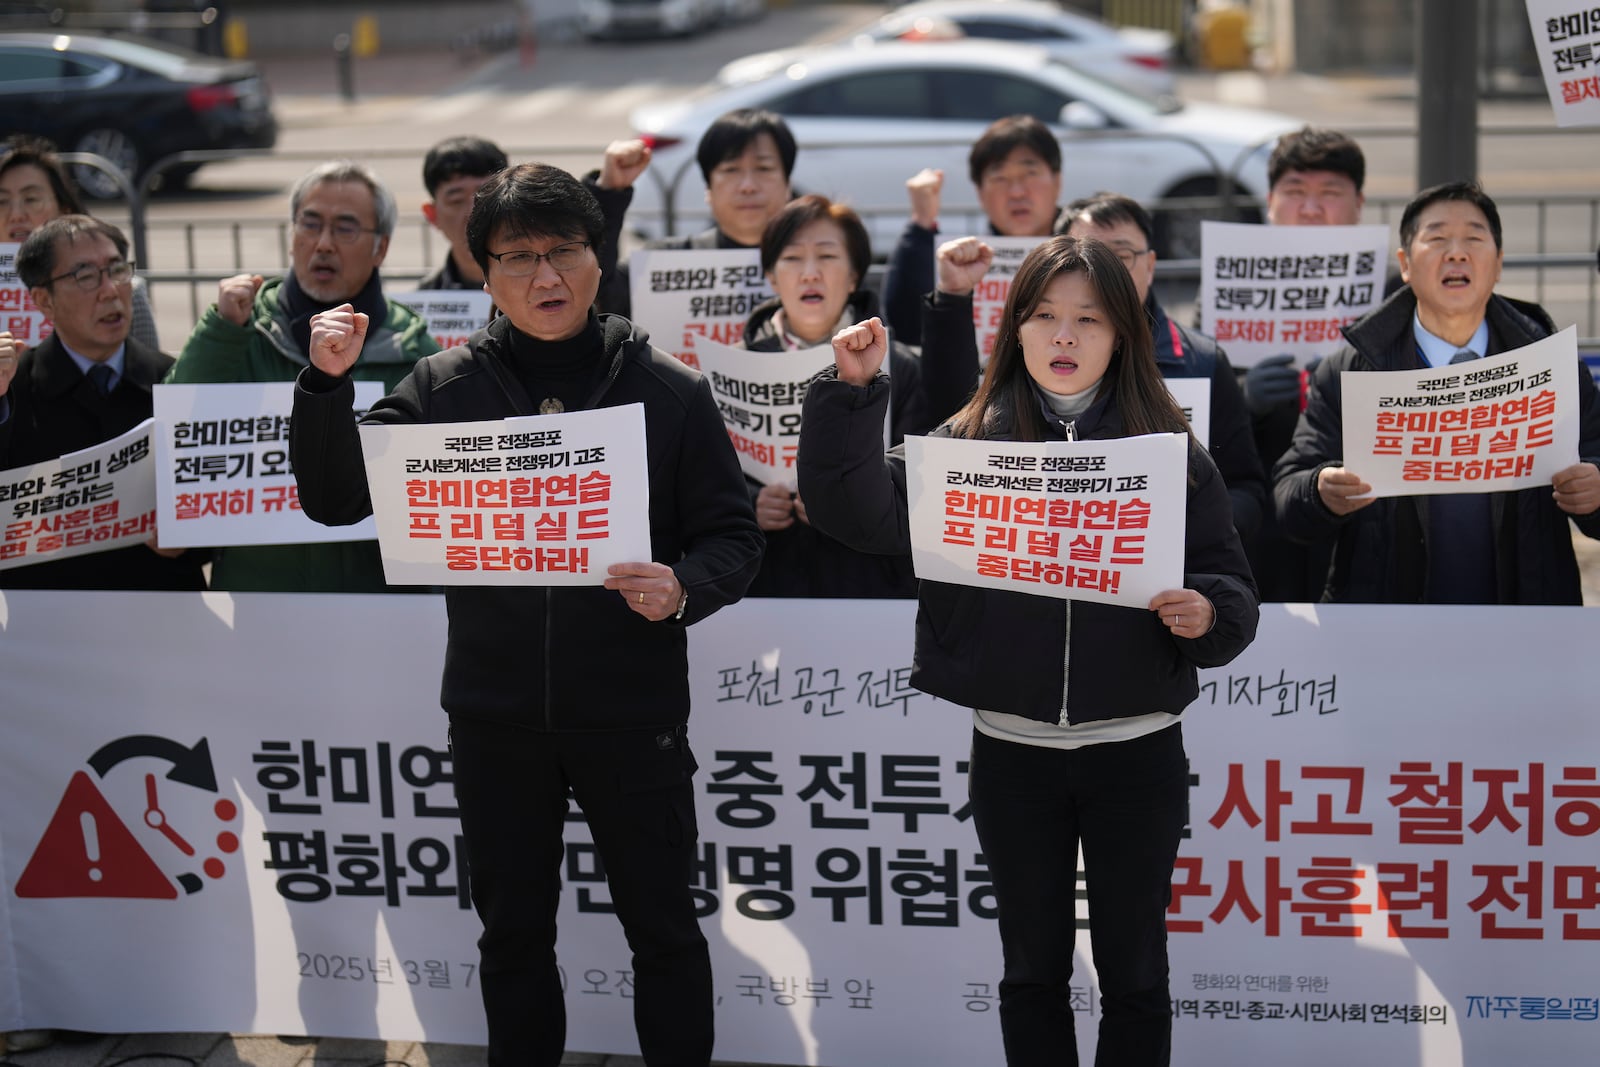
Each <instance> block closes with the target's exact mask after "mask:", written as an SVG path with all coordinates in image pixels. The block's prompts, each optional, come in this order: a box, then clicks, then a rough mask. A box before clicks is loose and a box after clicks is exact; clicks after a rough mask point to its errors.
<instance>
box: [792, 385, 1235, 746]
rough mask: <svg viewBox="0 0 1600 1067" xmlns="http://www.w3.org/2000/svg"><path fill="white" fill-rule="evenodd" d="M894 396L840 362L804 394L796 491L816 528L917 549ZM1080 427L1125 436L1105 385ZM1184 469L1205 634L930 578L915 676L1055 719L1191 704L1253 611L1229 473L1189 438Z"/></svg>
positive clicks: (1136, 613)
mask: <svg viewBox="0 0 1600 1067" xmlns="http://www.w3.org/2000/svg"><path fill="white" fill-rule="evenodd" d="M887 402H888V382H887V380H886V379H885V378H884V377H883V376H882V375H879V376H878V377H877V379H876V380H875V381H874V382H872V384H870V385H868V386H866V387H865V388H860V387H856V386H852V385H850V384H848V383H846V382H842V381H840V380H839V378H838V375H837V370H836V368H834V369H830V370H828V371H825V372H824V373H823V374H822V375H821V376H820V377H819V378H817V379H816V380H815V381H813V382H812V383H811V386H810V388H809V389H807V391H806V400H805V414H804V416H803V420H802V430H801V433H800V455H799V459H798V466H799V479H800V495H801V496H802V497H804V498H805V501H806V510H807V513H808V514H809V515H810V516H811V521H812V523H813V524H814V525H816V526H819V527H820V528H822V529H823V530H825V531H826V532H827V533H828V534H829V535H831V536H833V537H836V538H838V539H839V540H840V541H843V542H844V543H845V544H847V545H850V546H852V547H853V548H856V549H858V550H860V551H864V552H908V551H910V549H911V532H910V521H909V516H908V511H907V504H906V467H905V454H904V450H903V449H893V450H891V451H890V452H889V453H888V454H887V455H884V454H883V452H882V450H881V445H880V442H881V441H882V440H883V436H882V435H883V415H884V405H885V404H886V403H887ZM1073 427H1074V430H1075V434H1076V436H1077V437H1078V438H1079V439H1080V440H1084V439H1090V440H1101V439H1106V438H1113V437H1121V436H1124V435H1123V431H1122V419H1121V416H1120V414H1119V413H1118V412H1117V409H1116V404H1115V397H1114V396H1113V395H1111V394H1110V392H1109V390H1107V391H1106V395H1103V396H1101V397H1100V398H1099V399H1097V400H1096V401H1095V402H1094V403H1093V404H1092V405H1091V406H1090V408H1089V410H1088V411H1086V412H1085V413H1084V414H1083V415H1082V416H1081V417H1080V418H1078V419H1077V420H1076V422H1075V423H1074V424H1073ZM1057 430H1058V431H1059V430H1060V428H1059V427H1057ZM934 436H949V427H948V426H941V427H940V428H939V429H937V430H935V431H934ZM1063 436H1064V434H1063ZM994 437H995V438H996V439H1002V440H1003V439H1008V438H1009V434H1007V433H1005V432H1003V431H1002V432H998V433H996V434H995V435H994ZM1189 469H1190V484H1189V489H1188V508H1187V523H1186V527H1185V531H1184V560H1183V570H1184V575H1183V584H1184V585H1185V586H1186V587H1187V588H1190V589H1194V590H1197V591H1198V592H1200V593H1201V594H1202V595H1204V596H1205V597H1207V598H1208V599H1209V600H1210V601H1211V603H1212V605H1213V607H1214V608H1215V609H1216V625H1215V626H1213V627H1212V628H1211V631H1210V632H1209V633H1207V634H1205V635H1204V636H1203V637H1197V638H1193V639H1190V638H1182V637H1175V636H1173V634H1172V632H1171V631H1170V630H1168V629H1167V628H1166V626H1165V625H1164V624H1163V623H1162V622H1161V620H1160V619H1159V618H1157V617H1156V614H1155V613H1154V612H1152V611H1148V610H1145V609H1143V608H1129V607H1120V606H1117V605H1111V604H1096V603H1090V602H1088V601H1070V600H1059V599H1057V598H1055V597H1046V596H1034V595H1031V594H1028V593H1013V592H1009V591H1005V590H999V589H981V588H978V587H975V586H966V585H953V584H948V583H944V582H929V581H923V582H919V583H918V591H917V600H918V603H917V622H916V650H915V655H914V657H913V662H912V667H911V684H912V685H914V686H916V687H917V688H918V689H920V690H922V691H923V692H925V693H931V694H932V695H934V696H936V697H941V698H943V699H945V700H949V701H951V702H953V703H955V704H959V705H961V706H962V707H968V708H983V709H984V710H987V711H999V712H1005V713H1007V714H1010V715H1023V716H1026V717H1027V718H1030V719H1037V720H1039V721H1041V722H1050V723H1054V722H1059V721H1060V719H1061V715H1062V712H1063V710H1065V711H1066V714H1067V719H1068V721H1069V722H1074V723H1078V722H1090V721H1094V720H1099V719H1117V718H1127V717H1129V716H1134V715H1146V714H1149V713H1151V712H1158V711H1161V712H1167V713H1168V714H1172V715H1176V714H1178V713H1179V712H1181V711H1182V710H1183V709H1184V708H1186V707H1188V706H1189V704H1190V703H1191V702H1193V700H1194V698H1195V697H1196V696H1197V695H1198V693H1199V685H1198V681H1197V679H1196V675H1195V669H1196V668H1197V667H1217V666H1221V665H1222V664H1225V663H1228V662H1229V661H1231V660H1232V659H1233V658H1234V657H1235V656H1237V655H1238V654H1239V653H1240V652H1241V651H1243V650H1244V648H1245V646H1247V645H1248V644H1249V643H1250V642H1251V641H1252V640H1253V639H1254V638H1255V632H1256V622H1257V618H1258V615H1259V610H1258V604H1257V600H1256V587H1255V581H1254V579H1253V578H1252V577H1251V575H1250V565H1249V563H1247V562H1246V560H1245V555H1244V549H1243V547H1241V545H1240V543H1239V535H1238V533H1237V532H1236V531H1235V530H1234V528H1233V516H1232V513H1231V511H1230V510H1229V507H1228V493H1227V490H1226V489H1225V488H1224V486H1223V484H1222V478H1221V476H1220V475H1218V474H1217V468H1216V466H1215V464H1213V463H1212V462H1211V457H1210V456H1208V455H1207V454H1206V452H1205V450H1204V449H1203V448H1200V447H1199V446H1197V445H1194V444H1191V446H1190V448H1189ZM1069 635H1070V643H1069Z"/></svg>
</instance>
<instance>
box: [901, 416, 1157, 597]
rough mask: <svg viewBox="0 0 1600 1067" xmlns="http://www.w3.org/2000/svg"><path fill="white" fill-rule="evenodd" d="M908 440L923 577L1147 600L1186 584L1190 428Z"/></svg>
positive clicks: (916, 558) (917, 564) (915, 545)
mask: <svg viewBox="0 0 1600 1067" xmlns="http://www.w3.org/2000/svg"><path fill="white" fill-rule="evenodd" d="M905 444H906V490H907V501H908V503H909V505H910V510H911V561H912V565H913V567H914V568H915V569H916V572H917V577H918V578H922V579H925V580H928V581H935V582H953V583H955V584H957V585H975V586H981V587H983V588H987V589H1008V590H1011V591H1013V592H1019V593H1033V594H1035V595H1037V596H1053V597H1059V598H1061V599H1064V600H1094V601H1098V602H1100V603H1104V604H1125V605H1128V606H1130V607H1140V608H1142V607H1144V606H1146V605H1147V604H1148V603H1149V602H1150V598H1151V597H1153V596H1154V595H1155V594H1157V593H1159V592H1162V591H1163V590H1167V589H1175V588H1177V587H1179V586H1181V585H1182V584H1183V535H1184V523H1185V513H1186V503H1187V477H1188V438H1187V437H1186V436H1184V435H1183V434H1150V435H1148V436H1144V437H1121V438H1115V439H1112V440H1106V441H1045V442H1021V441H967V440H955V439H952V438H947V437H908V438H906V442H905Z"/></svg>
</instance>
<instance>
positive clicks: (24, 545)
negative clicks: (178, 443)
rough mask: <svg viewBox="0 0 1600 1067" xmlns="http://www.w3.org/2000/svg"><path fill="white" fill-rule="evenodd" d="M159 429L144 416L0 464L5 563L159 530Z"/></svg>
mask: <svg viewBox="0 0 1600 1067" xmlns="http://www.w3.org/2000/svg"><path fill="white" fill-rule="evenodd" d="M154 431H155V420H154V419H145V420H144V421H143V422H141V423H140V424H139V425H137V426H135V427H134V428H133V429H131V430H129V431H128V432H127V433H124V434H121V435H119V436H117V437H113V438H112V439H111V440H109V441H102V442H101V443H100V444H97V445H93V446H91V447H89V448H84V449H80V450H79V451H77V452H68V453H67V454H66V455H64V456H57V457H56V458H55V459H47V460H45V461H44V462H42V463H34V464H32V465H30V466H27V467H16V468H13V469H11V470H7V471H0V570H7V569H9V568H11V567H26V566H28V565H29V564H32V563H44V562H46V561H48V560H52V559H66V558H67V557H68V556H86V555H88V554H89V553H91V552H105V551H106V550H108V549H112V548H121V547H122V546H123V545H131V544H139V543H143V542H145V541H148V540H150V538H152V537H153V536H155V532H156V469H155V461H154V459H153V458H152V457H151V455H150V439H151V437H152V435H153V434H154Z"/></svg>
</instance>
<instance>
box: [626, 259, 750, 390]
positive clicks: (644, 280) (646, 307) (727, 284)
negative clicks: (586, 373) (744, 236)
mask: <svg viewBox="0 0 1600 1067" xmlns="http://www.w3.org/2000/svg"><path fill="white" fill-rule="evenodd" d="M628 262H629V266H628V271H629V278H630V283H629V284H630V285H631V287H632V288H631V290H630V293H629V295H630V296H631V297H632V308H633V311H632V316H631V317H632V319H633V321H634V322H636V323H638V324H639V325H641V326H643V327H644V328H645V329H647V330H648V331H649V332H650V343H651V344H653V345H655V346H656V347H657V348H660V349H662V350H663V351H666V352H671V353H672V354H673V355H674V356H677V357H678V358H679V359H681V360H683V362H685V363H687V364H688V365H689V366H691V367H698V366H699V365H700V361H699V357H698V356H697V355H696V352H697V346H698V344H699V343H700V341H701V340H702V339H705V340H712V341H716V342H718V343H719V344H724V345H728V346H730V347H737V346H738V344H739V342H740V340H741V339H743V337H744V324H745V321H746V320H747V319H749V318H750V313H751V312H752V311H754V310H755V309H756V308H757V307H758V306H759V305H760V304H761V303H762V302H763V301H765V300H767V299H769V298H770V297H771V296H772V289H771V288H770V287H769V286H768V285H767V279H766V277H765V275H763V274H762V273H761V252H760V250H758V249H754V248H717V249H698V248H696V249H671V248H662V249H640V250H639V251H637V252H635V253H634V254H633V258H632V259H630V260H629V261H628Z"/></svg>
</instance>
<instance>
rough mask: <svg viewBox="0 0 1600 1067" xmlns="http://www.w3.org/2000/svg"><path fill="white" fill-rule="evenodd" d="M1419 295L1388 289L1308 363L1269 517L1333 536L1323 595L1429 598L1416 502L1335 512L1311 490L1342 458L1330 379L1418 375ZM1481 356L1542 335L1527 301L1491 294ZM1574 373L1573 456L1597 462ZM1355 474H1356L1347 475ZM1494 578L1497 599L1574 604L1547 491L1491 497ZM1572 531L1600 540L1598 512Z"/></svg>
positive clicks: (1596, 414) (1599, 443)
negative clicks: (1334, 345) (1336, 344)
mask: <svg viewBox="0 0 1600 1067" xmlns="http://www.w3.org/2000/svg"><path fill="white" fill-rule="evenodd" d="M1416 309H1417V299H1416V296H1415V295H1413V294H1412V292H1411V288H1410V287H1409V286H1406V287H1404V288H1402V289H1400V290H1398V291H1397V292H1396V293H1395V294H1394V295H1393V296H1392V297H1390V298H1389V299H1388V300H1386V301H1385V302H1384V303H1383V304H1382V305H1381V306H1380V307H1379V308H1378V309H1377V310H1375V311H1373V312H1372V313H1371V314H1369V315H1366V316H1364V317H1363V318H1361V319H1360V320H1358V321H1357V322H1354V323H1352V324H1350V325H1349V326H1346V327H1345V329H1344V335H1345V339H1346V340H1347V341H1349V342H1350V343H1349V344H1348V345H1347V346H1346V347H1344V348H1342V349H1340V350H1339V351H1338V352H1336V353H1334V354H1333V355H1331V356H1329V357H1328V358H1327V359H1325V360H1323V361H1322V362H1321V363H1320V364H1318V365H1317V369H1316V371H1315V372H1313V374H1312V376H1311V390H1310V393H1309V394H1308V395H1307V397H1306V409H1305V411H1304V412H1303V413H1302V414H1301V416H1300V421H1299V424H1298V425H1297V426H1296V427H1295V432H1294V440H1293V443H1291V444H1290V446H1289V450H1288V451H1287V452H1285V453H1284V454H1283V457H1282V458H1281V459H1279V460H1278V464H1277V467H1276V468H1275V470H1274V471H1273V495H1274V497H1275V503H1276V505H1277V513H1278V523H1279V525H1280V526H1281V527H1282V529H1283V532H1284V534H1285V535H1286V536H1288V537H1289V538H1291V539H1292V540H1295V541H1299V542H1301V543H1304V544H1315V543H1318V542H1323V541H1335V542H1336V543H1335V544H1334V549H1333V563H1332V566H1331V567H1330V568H1329V571H1328V581H1327V588H1326V589H1324V590H1323V592H1322V599H1323V600H1329V601H1337V602H1341V603H1349V604H1419V603H1427V602H1429V600H1430V597H1429V595H1428V590H1427V588H1426V585H1427V576H1428V539H1429V536H1430V531H1429V529H1428V522H1427V515H1428V509H1427V507H1426V506H1425V505H1426V498H1424V497H1415V496H1402V497H1384V498H1381V499H1379V500H1377V501H1376V502H1374V503H1372V504H1369V505H1368V506H1367V507H1364V508H1362V509H1361V510H1360V511H1356V512H1352V513H1351V514H1349V515H1346V516H1342V517H1341V516H1338V515H1335V514H1334V513H1333V512H1331V511H1329V510H1328V507H1327V505H1325V504H1324V503H1323V502H1322V497H1321V495H1320V494H1319V493H1318V492H1317V476H1318V474H1320V473H1321V471H1322V469H1323V468H1324V467H1337V466H1341V465H1342V464H1343V462H1344V461H1343V460H1342V459H1341V458H1340V457H1342V456H1343V454H1344V416H1343V411H1344V409H1343V396H1342V393H1341V391H1340V386H1339V375H1340V373H1341V372H1343V371H1347V370H1357V371H1374V370H1420V369H1422V368H1423V367H1424V366H1425V365H1426V364H1424V363H1423V361H1422V357H1421V356H1419V355H1418V354H1417V342H1416V337H1415V335H1414V334H1413V332H1412V319H1413V317H1414V316H1415V314H1416ZM1485 317H1486V318H1487V320H1488V323H1489V354H1490V355H1494V354H1496V353H1500V352H1506V351H1509V350H1510V349H1513V348H1520V347H1522V346H1523V345H1526V344H1530V343H1532V342H1533V341H1537V340H1538V339H1540V338H1541V337H1548V336H1549V335H1550V334H1551V333H1552V332H1553V331H1554V327H1553V325H1552V323H1551V321H1550V317H1549V315H1547V314H1546V313H1545V311H1544V309H1543V308H1541V307H1539V306H1538V305H1537V304H1527V303H1523V302H1521V301H1515V300H1508V299H1506V298H1504V297H1500V296H1491V297H1490V298H1489V306H1488V309H1487V312H1486V316H1485ZM1574 373H1575V374H1577V375H1578V379H1579V380H1578V389H1579V396H1580V398H1581V400H1580V408H1579V410H1580V418H1581V424H1582V429H1581V432H1580V439H1579V444H1578V455H1579V456H1580V457H1581V458H1582V459H1583V460H1584V461H1586V462H1589V463H1600V391H1597V390H1596V389H1595V384H1594V379H1593V378H1592V377H1591V376H1590V374H1589V371H1588V368H1586V367H1585V366H1584V365H1583V363H1582V362H1581V361H1580V362H1579V363H1578V364H1577V365H1576V367H1575V368H1574ZM1356 473H1358V474H1359V473H1360V471H1357V472H1356ZM1488 497H1489V506H1490V517H1491V523H1492V526H1493V536H1494V554H1495V584H1496V586H1497V588H1498V590H1499V599H1498V603H1501V604H1581V603H1582V602H1583V592H1582V585H1581V581H1580V578H1579V575H1578V563H1577V559H1576V557H1575V556H1574V554H1573V551H1572V534H1571V531H1570V529H1569V527H1568V525H1567V519H1568V516H1567V513H1566V512H1564V511H1562V510H1561V509H1560V508H1558V507H1556V505H1555V501H1554V500H1552V499H1551V496H1550V489H1549V487H1548V486H1539V487H1536V488H1533V489H1522V490H1518V491H1515V492H1504V493H1490V494H1488ZM1574 521H1575V522H1576V523H1577V525H1578V528H1579V529H1580V530H1582V531H1583V532H1584V533H1585V534H1587V535H1588V536H1590V537H1600V512H1595V513H1592V514H1589V515H1586V516H1583V517H1581V518H1576V519H1574Z"/></svg>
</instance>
